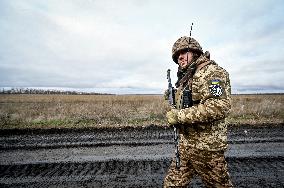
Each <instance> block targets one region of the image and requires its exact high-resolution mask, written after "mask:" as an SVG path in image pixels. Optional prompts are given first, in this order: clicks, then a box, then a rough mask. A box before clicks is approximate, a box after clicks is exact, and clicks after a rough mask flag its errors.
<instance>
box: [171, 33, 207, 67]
mask: <svg viewBox="0 0 284 188" xmlns="http://www.w3.org/2000/svg"><path fill="white" fill-rule="evenodd" d="M182 50H189V51H192V52H196V53H198V54H202V53H203V51H202V47H201V46H200V44H199V43H198V42H197V41H196V40H195V39H194V38H191V37H187V36H184V37H180V38H179V39H178V40H177V41H176V42H175V43H174V45H173V48H172V58H173V61H174V62H175V63H178V61H177V60H178V54H179V52H180V51H182Z"/></svg>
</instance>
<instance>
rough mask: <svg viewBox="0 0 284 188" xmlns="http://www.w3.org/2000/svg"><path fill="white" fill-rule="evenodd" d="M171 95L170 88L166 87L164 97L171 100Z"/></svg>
mask: <svg viewBox="0 0 284 188" xmlns="http://www.w3.org/2000/svg"><path fill="white" fill-rule="evenodd" d="M169 95H170V91H169V89H166V90H165V92H164V99H165V100H169Z"/></svg>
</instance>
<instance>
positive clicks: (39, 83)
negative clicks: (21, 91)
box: [0, 0, 284, 93]
mask: <svg viewBox="0 0 284 188" xmlns="http://www.w3.org/2000/svg"><path fill="white" fill-rule="evenodd" d="M281 5H283V2H282V1H268V0H267V1H265V0H264V1H257V3H256V1H249V2H247V1H221V0H219V1H214V2H211V1H205V0H204V1H200V2H198V3H197V2H194V1H130V0H129V1H123V2H118V1H112V0H108V1H101V0H98V1H92V0H88V1H55V0H48V1H35V0H29V1H5V0H4V1H1V2H0V24H1V27H2V29H1V30H0V40H1V43H0V87H4V86H5V87H6V86H11V87H13V86H17V87H70V88H82V89H83V88H96V89H97V90H103V91H105V90H109V91H111V92H119V93H121V92H126V93H128V92H129V93H133V92H141V93H147V92H158V93H162V91H163V90H164V88H166V85H167V83H166V70H167V69H168V68H170V69H172V75H173V80H174V79H175V76H174V75H175V73H174V72H175V71H176V69H177V67H176V65H175V64H174V63H173V62H172V60H171V47H172V44H173V43H174V42H175V40H176V39H177V38H179V37H180V36H183V35H188V34H189V27H190V23H191V22H194V28H193V32H192V33H193V36H194V37H195V38H197V39H198V40H199V41H200V43H201V44H202V46H203V48H204V50H209V51H210V52H211V56H212V59H214V60H216V61H217V62H218V63H219V64H220V65H221V66H222V67H224V68H226V69H227V70H228V71H229V72H230V75H231V80H232V86H233V88H238V89H239V88H240V89H241V88H248V87H251V88H254V89H255V88H257V87H258V86H259V88H262V89H264V90H265V89H267V90H270V89H271V88H274V89H277V88H280V89H281V88H282V87H281V81H280V80H283V71H281V70H283V68H284V67H283V66H284V65H283V63H282V62H283V53H282V51H283V44H284V43H283V42H284V41H283V40H284V39H283V37H282V36H283V34H284V28H283V27H284V26H283V25H284V24H283V22H284V19H283V18H284V15H283V12H284V11H283V8H282V7H284V6H281ZM272 64H273V66H271V65H272ZM272 73H273V77H272V76H271V74H272ZM260 75H261V79H259V76H260ZM105 92H107V91H105Z"/></svg>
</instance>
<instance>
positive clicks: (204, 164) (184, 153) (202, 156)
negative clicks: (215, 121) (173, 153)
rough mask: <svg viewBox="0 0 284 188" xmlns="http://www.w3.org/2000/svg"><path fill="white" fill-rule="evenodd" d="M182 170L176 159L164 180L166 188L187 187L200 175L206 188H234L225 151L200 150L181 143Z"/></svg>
mask: <svg viewBox="0 0 284 188" xmlns="http://www.w3.org/2000/svg"><path fill="white" fill-rule="evenodd" d="M179 152H180V160H181V161H180V169H176V162H175V158H174V160H173V161H172V164H171V166H170V168H169V170H168V174H167V176H166V177H165V180H164V188H167V187H187V186H188V184H189V183H190V181H191V179H192V178H193V177H194V176H195V175H199V176H200V177H201V179H202V182H203V183H204V184H205V186H206V187H233V185H232V182H231V180H230V177H229V173H228V170H227V163H226V161H225V158H224V151H207V150H198V149H194V148H191V147H185V146H184V145H183V144H181V143H180V145H179Z"/></svg>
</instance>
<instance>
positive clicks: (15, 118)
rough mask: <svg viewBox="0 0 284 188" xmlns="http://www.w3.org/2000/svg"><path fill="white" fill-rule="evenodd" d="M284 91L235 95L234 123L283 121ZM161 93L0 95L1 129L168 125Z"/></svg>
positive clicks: (232, 118) (165, 106)
mask: <svg viewBox="0 0 284 188" xmlns="http://www.w3.org/2000/svg"><path fill="white" fill-rule="evenodd" d="M283 103H284V95H238V96H233V106H232V113H231V115H230V117H229V118H228V120H229V122H230V123H231V124H261V123H283V119H284V109H283V108H284V107H283V106H284V105H283ZM167 109H168V105H167V102H166V101H164V100H163V97H162V96H157V95H123V96H114V95H0V129H7V128H27V127H28V128H54V127H56V128H65V127H78V128H81V127H98V126H100V127H121V126H148V125H151V124H154V125H160V126H161V125H165V124H166V119H165V112H166V111H167Z"/></svg>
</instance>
